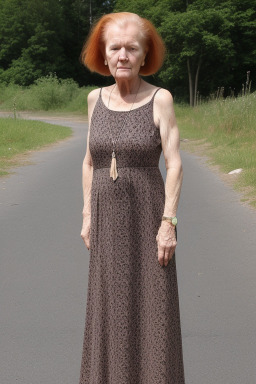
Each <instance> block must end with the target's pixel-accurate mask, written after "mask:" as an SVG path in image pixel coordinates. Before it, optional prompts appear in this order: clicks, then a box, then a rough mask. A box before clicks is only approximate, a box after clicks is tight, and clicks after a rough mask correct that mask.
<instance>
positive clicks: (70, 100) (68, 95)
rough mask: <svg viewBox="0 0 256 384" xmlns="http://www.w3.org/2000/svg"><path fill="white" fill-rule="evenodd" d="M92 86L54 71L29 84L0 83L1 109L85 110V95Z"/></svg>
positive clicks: (74, 111) (81, 112)
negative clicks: (80, 85)
mask: <svg viewBox="0 0 256 384" xmlns="http://www.w3.org/2000/svg"><path fill="white" fill-rule="evenodd" d="M94 88H96V87H95V86H88V87H81V88H79V86H78V84H77V83H76V82H75V81H74V80H72V79H58V78H57V77H56V76H55V75H49V76H46V77H42V78H39V79H38V80H37V81H36V82H35V84H32V85H31V86H29V87H21V86H19V85H16V84H9V85H5V84H1V83H0V110H3V111H6V110H8V111H12V112H14V113H15V111H56V112H72V113H79V114H87V96H88V93H89V92H90V91H91V90H92V89H94Z"/></svg>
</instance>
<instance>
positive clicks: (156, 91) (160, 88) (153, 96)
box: [151, 88, 162, 101]
mask: <svg viewBox="0 0 256 384" xmlns="http://www.w3.org/2000/svg"><path fill="white" fill-rule="evenodd" d="M159 89H162V88H157V90H156V91H155V93H154V94H153V96H152V99H151V100H152V101H154V98H155V95H156V93H157V92H158V91H159Z"/></svg>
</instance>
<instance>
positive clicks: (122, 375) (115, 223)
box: [79, 91, 185, 384]
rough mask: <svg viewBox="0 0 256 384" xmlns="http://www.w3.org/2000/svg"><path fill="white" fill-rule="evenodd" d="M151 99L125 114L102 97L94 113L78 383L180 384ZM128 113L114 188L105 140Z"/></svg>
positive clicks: (175, 302)
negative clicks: (160, 236) (160, 251)
mask: <svg viewBox="0 0 256 384" xmlns="http://www.w3.org/2000/svg"><path fill="white" fill-rule="evenodd" d="M156 92H157V91H156ZM154 96H155V94H154V95H153V97H152V99H151V100H150V101H149V102H148V103H146V104H145V105H143V106H141V107H138V108H134V109H132V110H131V111H130V112H125V111H113V110H110V109H109V108H107V106H106V105H105V104H104V102H103V100H102V97H101V92H100V95H99V98H98V100H97V103H96V105H95V108H94V111H93V114H92V119H91V127H90V139H89V148H90V153H91V156H92V161H93V179H92V189H91V233H90V243H91V245H90V261H89V274H88V291H87V304H86V319H85V330H84V339H83V351H82V361H81V371H80V381H79V384H184V383H185V379H184V368H183V355H182V339H181V327H180V312H179V298H178V285H177V276H176V262H175V255H174V256H173V258H172V259H171V261H169V263H168V265H167V266H164V267H162V266H161V265H160V264H159V261H158V257H157V242H156V235H157V232H158V229H159V227H160V225H161V218H162V215H163V211H164V203H165V186H164V181H163V178H162V175H161V172H160V169H159V165H158V164H159V158H160V155H161V151H162V146H161V136H160V131H159V128H157V127H156V126H155V124H154V121H153V102H154ZM126 113H129V115H128V116H127V119H126V125H125V126H124V127H123V129H122V132H121V134H120V137H119V140H118V142H117V145H116V159H117V170H118V175H119V177H118V178H117V179H116V180H115V181H113V179H112V178H111V177H110V164H111V160H112V139H111V138H112V137H114V138H116V137H117V134H118V131H119V129H120V127H121V126H122V124H123V121H124V118H125V114H126ZM112 135H113V136H112Z"/></svg>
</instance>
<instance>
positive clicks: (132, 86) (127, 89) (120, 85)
mask: <svg viewBox="0 0 256 384" xmlns="http://www.w3.org/2000/svg"><path fill="white" fill-rule="evenodd" d="M140 83H141V79H140V77H139V76H138V77H136V78H135V79H132V80H123V79H122V80H121V79H116V88H117V89H118V91H119V93H120V96H121V97H125V96H128V95H130V94H136V93H137V91H138V87H139V86H140Z"/></svg>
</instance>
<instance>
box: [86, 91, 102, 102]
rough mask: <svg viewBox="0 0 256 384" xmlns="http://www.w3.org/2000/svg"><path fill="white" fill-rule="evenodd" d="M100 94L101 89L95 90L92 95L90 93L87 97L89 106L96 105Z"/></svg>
mask: <svg viewBox="0 0 256 384" xmlns="http://www.w3.org/2000/svg"><path fill="white" fill-rule="evenodd" d="M99 94H100V88H96V89H93V90H92V91H91V92H90V93H88V96H87V101H88V105H89V104H94V103H96V101H97V99H98V97H99Z"/></svg>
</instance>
